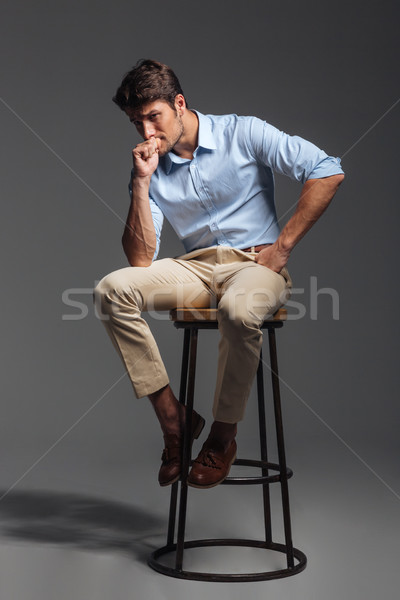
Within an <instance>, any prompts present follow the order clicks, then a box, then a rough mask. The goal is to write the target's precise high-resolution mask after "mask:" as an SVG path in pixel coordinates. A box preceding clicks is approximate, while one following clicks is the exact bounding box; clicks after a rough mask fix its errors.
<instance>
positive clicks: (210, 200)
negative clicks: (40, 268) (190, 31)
mask: <svg viewBox="0 0 400 600" xmlns="http://www.w3.org/2000/svg"><path fill="white" fill-rule="evenodd" d="M113 100H114V102H115V103H116V104H117V105H118V106H119V107H120V108H121V109H122V110H123V111H124V112H125V113H126V115H127V116H128V118H129V119H130V121H131V122H132V123H133V125H134V126H135V127H136V129H137V131H138V132H139V134H140V136H141V137H142V138H143V140H144V141H143V142H141V143H140V144H138V145H137V146H136V147H135V148H134V149H133V153H132V154H133V170H132V176H131V182H130V194H131V204H130V209H129V214H128V218H127V222H126V227H125V231H124V234H123V238H122V244H123V248H124V251H125V254H126V256H127V258H128V261H129V263H130V265H131V266H130V267H127V268H124V269H120V270H118V271H116V272H114V273H111V274H110V275H108V276H107V277H105V278H104V279H103V280H102V281H101V282H100V283H99V285H98V286H97V288H96V290H95V297H96V300H97V303H98V306H99V309H100V311H101V313H102V314H105V315H107V317H108V318H106V319H105V320H103V322H104V324H105V326H106V328H107V331H108V333H109V335H110V337H111V340H112V341H113V343H114V345H115V347H116V349H117V351H118V352H119V354H120V356H121V358H122V360H123V362H124V364H125V367H126V369H127V370H128V373H129V376H130V378H131V380H132V384H133V387H134V390H135V393H136V396H137V397H139V398H140V397H144V396H148V397H149V399H150V401H151V403H152V405H153V407H154V409H155V412H156V415H157V417H158V420H159V422H160V425H161V429H162V431H163V434H164V442H165V450H164V452H163V456H162V465H161V468H160V472H159V483H160V485H169V484H171V483H173V482H175V481H177V480H178V479H179V476H180V470H181V450H182V448H181V446H182V438H183V426H184V420H185V408H184V407H183V406H182V405H180V404H179V402H178V401H177V399H176V397H175V395H174V394H173V392H172V390H171V388H170V386H169V381H168V376H167V373H166V371H165V367H164V365H163V362H162V359H161V357H160V354H159V351H158V348H157V345H156V343H155V341H154V338H153V336H152V334H151V332H150V330H149V327H148V325H147V323H146V322H145V321H144V320H143V319H142V317H141V311H143V310H150V309H155V310H169V309H172V308H175V307H177V306H195V307H208V306H210V305H212V304H215V305H217V306H218V323H219V331H220V334H221V340H220V345H219V359H218V374H217V383H216V389H215V397H214V406H213V416H214V422H213V424H212V426H211V430H210V433H209V435H208V438H207V440H206V442H205V443H204V445H203V448H202V450H201V452H200V454H199V456H198V457H197V459H196V460H195V461H194V464H193V466H192V469H191V471H190V473H189V478H188V483H189V485H192V486H194V487H199V488H209V487H212V486H214V485H217V484H219V483H221V482H222V481H223V480H224V479H225V477H226V476H227V475H228V473H229V469H230V466H231V465H232V463H233V461H234V460H235V457H236V442H235V436H236V433H237V423H238V422H239V421H240V420H242V418H243V414H244V409H245V404H246V401H247V397H248V395H249V392H250V389H251V385H252V381H253V378H254V375H255V372H256V369H257V365H258V359H259V354H260V348H261V342H262V333H261V331H260V324H261V323H262V322H263V320H264V319H265V318H266V317H267V316H268V315H271V314H273V313H274V312H275V311H276V310H277V309H278V308H279V307H280V306H281V305H282V304H283V303H284V302H285V301H286V300H287V298H288V296H289V293H290V287H291V281H290V277H289V274H288V272H287V269H286V264H287V261H288V259H289V256H290V254H291V252H292V250H293V248H294V247H295V245H296V244H297V243H298V242H299V240H300V239H301V238H302V237H303V236H304V235H305V233H306V232H307V231H308V230H309V229H310V227H311V226H312V225H313V224H314V223H315V221H317V219H318V218H319V217H320V216H321V214H322V213H323V212H324V210H325V209H326V208H327V206H328V204H329V203H330V201H331V199H332V198H333V196H334V194H335V192H336V190H337V188H338V186H339V184H340V183H341V181H342V179H343V177H344V175H343V171H342V169H341V168H340V161H339V159H336V158H332V157H329V156H327V154H325V152H323V151H322V150H320V149H319V148H317V147H316V146H314V145H313V144H311V143H310V142H307V141H306V140H303V139H302V138H299V137H297V136H294V137H292V136H288V135H286V134H284V133H283V132H281V131H279V130H277V129H275V128H274V127H272V126H271V125H268V124H267V123H265V122H263V121H261V120H260V119H257V118H255V117H238V116H236V115H224V116H211V115H207V116H205V115H202V114H201V113H199V112H197V111H192V110H190V109H189V108H188V104H187V102H186V99H185V96H184V94H183V91H182V89H181V87H180V84H179V81H178V79H177V77H176V75H175V74H174V73H173V71H172V70H171V69H170V68H169V67H167V66H166V65H163V64H161V63H158V62H155V61H152V60H144V61H140V62H139V63H138V64H137V65H136V67H134V68H133V69H132V70H131V71H130V72H129V73H127V75H126V76H125V77H124V79H123V81H122V83H121V86H120V87H119V88H118V90H117V93H116V95H115V97H114V98H113ZM273 171H277V172H278V173H283V174H285V175H288V176H290V177H292V178H294V179H297V180H298V181H301V182H302V183H303V188H302V191H301V194H300V199H299V201H298V204H297V208H296V210H295V212H294V214H293V216H292V217H291V218H290V220H289V221H288V223H287V225H286V226H285V227H284V228H283V229H282V231H279V227H278V223H277V217H276V212H275V204H274V179H273ZM164 216H165V217H166V218H167V219H168V220H169V222H170V223H171V225H172V227H173V228H174V229H175V231H176V232H177V234H178V236H179V238H180V239H181V240H182V242H183V244H184V247H185V250H186V254H184V255H182V256H180V257H178V258H176V259H175V258H166V259H162V260H155V259H156V257H157V254H158V249H159V244H160V234H161V228H162V223H163V218H164ZM203 426H204V419H203V418H202V417H201V416H200V415H198V414H197V413H196V412H194V413H193V422H192V441H193V440H194V439H195V438H197V437H198V436H199V435H200V433H201V430H202V428H203Z"/></svg>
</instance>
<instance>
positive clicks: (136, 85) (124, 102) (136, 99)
mask: <svg viewBox="0 0 400 600" xmlns="http://www.w3.org/2000/svg"><path fill="white" fill-rule="evenodd" d="M177 94H182V95H183V91H182V88H181V85H180V83H179V81H178V78H177V76H176V75H175V73H174V72H173V70H172V69H171V68H170V67H168V66H167V65H164V64H163V63H160V62H157V61H155V60H149V59H143V60H139V61H138V62H137V63H136V65H135V66H134V67H133V68H132V69H131V70H130V71H129V72H128V73H126V75H125V76H124V78H123V80H122V83H121V85H120V86H119V88H118V89H117V92H116V94H115V96H114V97H113V102H115V104H117V105H118V106H119V107H120V109H121V110H125V109H126V108H139V107H141V106H142V105H143V104H146V103H147V102H154V101H155V100H165V102H168V104H169V105H170V106H171V107H172V108H173V109H174V110H175V98H176V96H177Z"/></svg>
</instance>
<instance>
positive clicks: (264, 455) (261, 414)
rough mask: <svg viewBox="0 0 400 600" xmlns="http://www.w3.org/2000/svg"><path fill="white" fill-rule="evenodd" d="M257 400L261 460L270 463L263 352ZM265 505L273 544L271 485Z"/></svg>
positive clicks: (265, 492) (269, 539) (265, 493)
mask: <svg viewBox="0 0 400 600" xmlns="http://www.w3.org/2000/svg"><path fill="white" fill-rule="evenodd" d="M257 398H258V425H259V431H260V453H261V460H262V461H263V462H266V463H267V462H268V446H267V427H266V421H265V396H264V371H263V357H262V350H261V352H260V362H259V363H258V369H257ZM261 472H262V475H263V477H265V476H267V477H268V475H269V471H268V468H267V467H263V468H262V470H261ZM263 505H264V527H265V541H266V542H268V543H270V542H272V529H271V500H270V495H269V483H264V484H263Z"/></svg>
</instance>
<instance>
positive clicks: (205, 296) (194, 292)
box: [94, 259, 211, 435]
mask: <svg viewBox="0 0 400 600" xmlns="http://www.w3.org/2000/svg"><path fill="white" fill-rule="evenodd" d="M94 295H95V301H96V307H97V311H98V314H99V315H100V317H101V319H102V321H103V323H104V325H105V327H106V330H107V332H108V334H109V336H110V338H111V340H112V342H113V344H114V346H115V348H116V350H117V351H118V353H119V355H120V357H121V359H122V361H123V363H124V365H125V367H126V369H127V371H128V374H129V376H130V378H131V381H132V385H133V387H134V390H135V394H136V396H137V397H138V398H141V397H143V396H149V398H150V401H151V402H152V405H153V407H154V409H155V412H156V415H157V418H158V420H159V422H160V425H161V429H162V431H163V433H164V435H166V434H175V435H180V434H181V428H182V423H183V422H184V409H183V408H182V407H181V406H180V405H179V403H178V401H177V399H176V397H175V396H174V394H173V392H172V390H171V388H170V386H169V380H168V375H167V372H166V370H165V367H164V363H163V361H162V359H161V356H160V353H159V350H158V347H157V344H156V342H155V340H154V337H153V335H152V333H151V331H150V328H149V326H148V324H147V323H146V321H145V320H144V319H143V318H142V317H141V312H142V311H157V312H158V311H164V310H165V311H167V310H170V309H171V308H175V307H176V306H198V307H199V306H209V304H210V297H211V292H210V290H209V288H208V287H207V286H206V285H204V283H203V282H202V281H201V279H200V278H199V277H197V276H196V275H195V274H194V273H193V272H191V271H190V270H188V269H186V268H185V267H184V266H182V265H181V264H179V263H178V262H177V261H175V260H174V259H162V260H158V261H155V262H154V263H153V264H152V265H151V266H149V267H127V268H125V269H120V270H118V271H115V272H113V273H111V274H110V275H107V276H106V277H104V278H103V279H102V280H101V281H100V283H99V284H98V286H97V287H96V289H95V294H94Z"/></svg>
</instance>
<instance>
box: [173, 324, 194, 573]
mask: <svg viewBox="0 0 400 600" xmlns="http://www.w3.org/2000/svg"><path fill="white" fill-rule="evenodd" d="M197 334H198V329H197V328H195V327H193V328H190V354H189V373H188V382H187V397H186V423H185V432H184V437H183V457H182V481H181V495H180V501H179V519H178V537H177V542H176V564H175V568H176V569H177V570H178V571H181V570H182V564H183V550H184V546H185V523H186V507H187V493H188V490H187V488H188V485H187V476H188V472H189V467H190V459H191V456H190V453H191V447H190V446H191V444H190V441H191V437H192V431H191V430H192V414H193V399H194V383H195V376H196V354H197V337H198V335H197Z"/></svg>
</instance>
